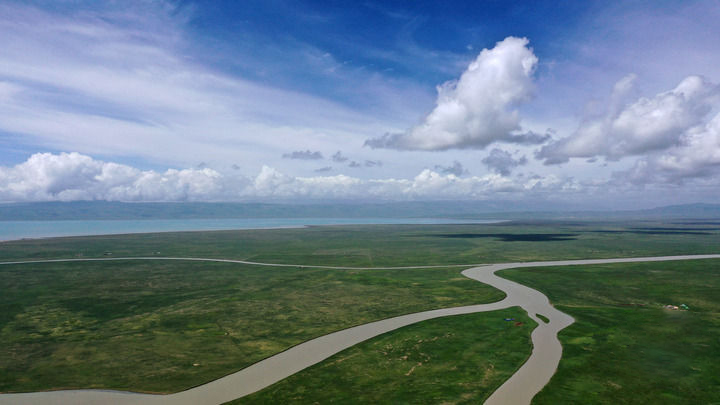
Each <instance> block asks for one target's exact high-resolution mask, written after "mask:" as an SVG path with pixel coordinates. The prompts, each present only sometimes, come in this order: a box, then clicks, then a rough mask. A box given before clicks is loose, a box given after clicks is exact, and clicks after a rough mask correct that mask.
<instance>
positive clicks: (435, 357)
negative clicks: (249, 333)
mask: <svg viewBox="0 0 720 405" xmlns="http://www.w3.org/2000/svg"><path fill="white" fill-rule="evenodd" d="M504 318H515V319H516V320H518V321H519V322H522V324H521V325H516V323H515V322H505V321H504V320H503V319H504ZM535 326H536V324H535V322H533V321H532V320H531V319H530V318H528V317H527V315H526V314H525V312H524V311H523V310H521V309H520V308H517V307H515V308H510V309H506V310H501V311H493V312H482V313H477V314H470V315H458V316H450V317H445V318H439V319H433V320H430V321H424V322H420V323H418V324H415V325H410V326H407V327H404V328H401V329H398V330H397V331H393V332H389V333H386V334H384V335H381V336H379V337H376V338H374V339H371V340H368V341H367V342H363V343H361V344H359V345H357V346H354V347H351V348H349V349H347V350H344V351H342V352H340V353H338V354H336V355H335V356H333V357H331V358H329V359H327V360H325V361H324V362H322V363H319V364H317V365H315V366H313V367H310V368H308V369H306V370H303V371H301V372H299V373H297V374H295V375H293V376H291V377H289V378H287V379H285V380H283V381H280V382H278V383H276V384H274V385H272V386H270V387H268V388H266V389H264V390H262V391H260V392H257V393H255V394H252V395H249V396H247V397H244V398H241V399H240V400H236V401H233V402H231V403H232V404H328V403H337V404H442V403H447V404H450V403H452V404H479V403H482V402H483V401H484V400H485V399H486V398H487V397H488V396H490V394H492V392H493V391H495V389H496V388H497V387H499V386H500V385H501V384H502V383H503V382H504V381H505V380H507V379H508V378H509V377H510V376H511V375H512V374H513V373H514V372H515V370H517V369H518V368H519V367H520V366H521V365H522V364H523V363H524V362H525V360H526V359H527V358H528V356H530V352H531V351H532V344H531V343H530V331H531V330H532V329H534V328H535Z"/></svg>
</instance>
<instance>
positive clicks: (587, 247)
mask: <svg viewBox="0 0 720 405" xmlns="http://www.w3.org/2000/svg"><path fill="white" fill-rule="evenodd" d="M718 251H720V223H718V222H717V221H707V222H703V221H693V222H692V223H689V224H688V223H660V222H648V221H645V222H631V223H628V222H599V221H595V222H579V221H578V222H567V221H565V222H547V221H546V222H506V223H499V224H483V225H480V224H474V225H364V226H322V227H311V228H301V229H271V230H242V231H219V232H178V233H155V234H134V235H109V236H92V237H69V238H53V239H47V240H20V241H11V242H4V243H0V261H5V260H28V259H45V258H74V257H104V255H105V254H106V253H111V254H112V256H114V257H123V256H153V255H155V256H158V255H159V256H181V257H191V256H196V257H213V258H223V259H242V260H252V261H259V262H271V263H289V264H306V265H310V264H315V265H337V266H369V267H377V266H407V265H447V264H470V263H497V262H510V261H531V260H550V259H583V258H607V257H630V256H653V255H672V254H695V253H714V252H718Z"/></svg>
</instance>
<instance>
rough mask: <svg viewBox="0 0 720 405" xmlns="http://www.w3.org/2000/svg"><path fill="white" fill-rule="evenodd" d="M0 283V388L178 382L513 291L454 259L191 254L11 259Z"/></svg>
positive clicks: (171, 385)
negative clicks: (435, 262) (394, 265)
mask: <svg viewBox="0 0 720 405" xmlns="http://www.w3.org/2000/svg"><path fill="white" fill-rule="evenodd" d="M0 291H2V298H1V299H0V342H2V344H0V391H32V390H43V389H57V388H70V387H86V388H88V387H94V388H114V389H130V390H140V391H152V392H174V391H180V390H182V389H186V388H189V387H192V386H194V385H197V384H200V383H203V382H206V381H210V380H213V379H215V378H218V377H221V376H223V375H225V374H228V373H230V372H233V371H236V370H239V369H241V368H244V367H246V366H248V365H250V364H252V363H254V362H256V361H258V360H261V359H263V358H265V357H267V356H269V355H272V354H274V353H277V352H280V351H282V350H285V349H287V348H288V347H290V346H293V345H295V344H298V343H301V342H303V341H306V340H308V339H311V338H314V337H317V336H321V335H323V334H326V333H329V332H333V331H336V330H340V329H344V328H347V327H350V326H354V325H359V324H363V323H367V322H370V321H374V320H379V319H383V318H388V317H391V316H395V315H400V314H405V313H412V312H418V311H423V310H429V309H435V308H442V307H452V306H459V305H467V304H476V303H484V302H493V301H497V300H500V299H502V298H503V296H504V294H503V293H502V292H500V291H498V290H496V289H494V288H492V287H489V286H486V285H483V284H480V283H478V282H476V281H473V280H470V279H467V278H465V277H463V276H461V275H460V274H459V272H458V270H457V269H432V270H429V269H417V270H397V271H392V270H363V271H338V270H321V269H308V268H304V269H300V268H276V267H260V266H248V265H242V264H230V263H207V262H182V261H112V262H76V263H42V264H23V265H4V266H1V267H0ZM194 364H196V365H194Z"/></svg>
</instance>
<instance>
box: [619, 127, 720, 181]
mask: <svg viewBox="0 0 720 405" xmlns="http://www.w3.org/2000/svg"><path fill="white" fill-rule="evenodd" d="M718 176H720V113H719V114H717V115H716V116H715V117H714V118H713V119H712V120H710V121H709V122H708V123H707V124H706V125H703V126H698V127H695V128H692V129H691V130H689V131H688V132H687V133H686V134H685V135H684V136H683V138H682V140H681V143H680V144H679V145H676V146H674V147H672V148H670V149H668V150H666V151H663V152H661V153H656V154H652V155H650V156H647V157H644V158H642V159H639V160H638V161H637V162H636V163H635V165H634V166H633V167H632V168H631V169H629V170H626V171H620V172H617V173H615V174H614V178H615V179H616V180H623V181H624V180H629V181H630V182H631V183H634V184H641V185H645V184H651V183H661V184H662V183H684V182H691V181H699V182H706V181H708V180H710V181H712V180H713V179H714V180H717V177H718ZM715 185H716V186H718V185H720V184H715Z"/></svg>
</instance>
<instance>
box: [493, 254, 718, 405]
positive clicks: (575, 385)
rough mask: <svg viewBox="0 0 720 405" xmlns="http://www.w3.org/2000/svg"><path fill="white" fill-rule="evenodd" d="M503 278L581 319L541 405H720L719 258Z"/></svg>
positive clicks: (517, 272)
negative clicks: (684, 307)
mask: <svg viewBox="0 0 720 405" xmlns="http://www.w3.org/2000/svg"><path fill="white" fill-rule="evenodd" d="M499 274H500V275H501V276H503V277H507V278H509V279H511V280H515V281H517V282H520V283H522V284H525V285H528V286H530V287H532V288H536V289H538V290H540V291H542V292H543V293H545V294H546V295H547V296H548V297H549V298H550V300H551V302H552V303H553V305H555V307H557V308H558V309H560V310H561V311H563V312H566V313H568V314H570V315H572V316H573V317H574V318H575V320H576V323H574V324H573V325H571V326H570V327H568V328H567V329H565V330H563V331H562V332H561V333H560V340H561V341H562V344H563V357H562V360H561V361H560V365H559V368H558V371H557V373H556V374H555V376H553V378H552V380H551V381H550V384H548V385H547V386H546V387H545V389H543V390H542V391H541V392H540V393H539V394H538V395H537V396H536V397H535V400H534V401H533V403H534V404H558V403H583V404H712V403H720V362H718V360H719V359H720V339H719V338H718V337H719V336H720V260H697V261H695V260H693V261H676V262H657V263H635V264H609V265H593V266H577V267H575V266H573V267H549V268H525V269H510V270H505V271H502V272H500V273H499ZM666 304H672V305H680V304H686V305H688V306H689V308H690V309H689V310H687V311H683V310H679V311H673V310H667V309H663V306H664V305H666Z"/></svg>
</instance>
